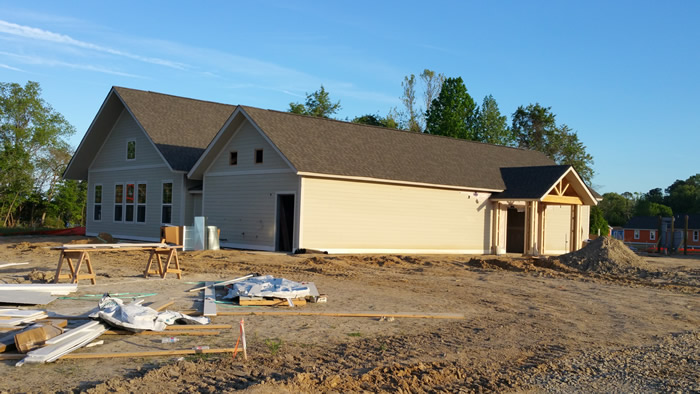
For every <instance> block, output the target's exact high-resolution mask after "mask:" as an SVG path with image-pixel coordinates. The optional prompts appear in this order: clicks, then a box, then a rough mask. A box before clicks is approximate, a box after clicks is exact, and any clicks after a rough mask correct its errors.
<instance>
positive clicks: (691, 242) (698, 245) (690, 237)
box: [688, 229, 700, 248]
mask: <svg viewBox="0 0 700 394" xmlns="http://www.w3.org/2000/svg"><path fill="white" fill-rule="evenodd" d="M693 233H695V234H696V235H697V237H698V240H697V241H694V240H693ZM691 246H694V247H695V248H700V230H691V229H688V248H690V247H691Z"/></svg>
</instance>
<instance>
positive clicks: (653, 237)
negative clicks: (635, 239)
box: [649, 230, 656, 241]
mask: <svg viewBox="0 0 700 394" xmlns="http://www.w3.org/2000/svg"><path fill="white" fill-rule="evenodd" d="M649 240H650V241H656V230H649Z"/></svg>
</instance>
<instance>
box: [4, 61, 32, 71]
mask: <svg viewBox="0 0 700 394" xmlns="http://www.w3.org/2000/svg"><path fill="white" fill-rule="evenodd" d="M0 68H5V69H8V70H12V71H20V72H26V71H24V70H22V69H19V68H16V67H12V66H8V65H7V64H2V63H0Z"/></svg>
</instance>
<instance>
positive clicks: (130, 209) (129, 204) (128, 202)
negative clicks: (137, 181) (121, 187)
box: [124, 183, 136, 222]
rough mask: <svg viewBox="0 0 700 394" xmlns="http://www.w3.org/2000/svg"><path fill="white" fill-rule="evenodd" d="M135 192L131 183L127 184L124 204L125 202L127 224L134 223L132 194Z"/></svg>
mask: <svg viewBox="0 0 700 394" xmlns="http://www.w3.org/2000/svg"><path fill="white" fill-rule="evenodd" d="M135 192H136V189H135V187H134V184H133V183H127V184H126V202H125V205H126V206H125V209H124V211H125V212H126V218H125V219H124V220H126V221H127V222H133V221H134V194H135Z"/></svg>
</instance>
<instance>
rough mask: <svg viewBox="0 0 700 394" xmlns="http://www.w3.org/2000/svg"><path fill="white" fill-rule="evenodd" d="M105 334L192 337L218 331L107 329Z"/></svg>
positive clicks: (217, 332) (217, 333)
mask: <svg viewBox="0 0 700 394" xmlns="http://www.w3.org/2000/svg"><path fill="white" fill-rule="evenodd" d="M104 333H105V334H107V335H189V336H193V337H202V336H207V335H219V334H220V332H219V331H192V330H182V331H175V330H168V331H167V332H165V331H141V332H133V331H127V330H107V331H105V332H104Z"/></svg>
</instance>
